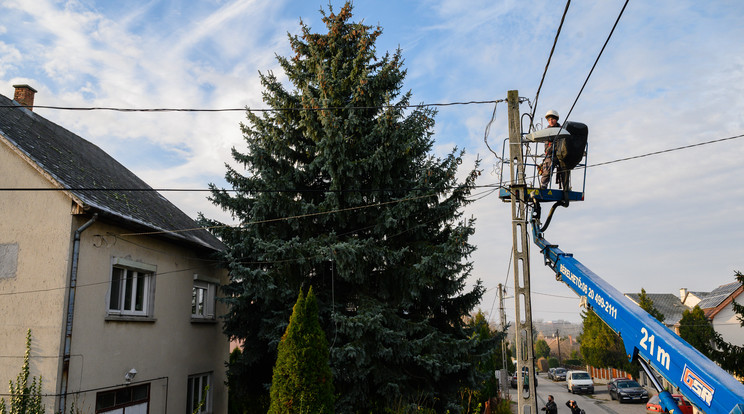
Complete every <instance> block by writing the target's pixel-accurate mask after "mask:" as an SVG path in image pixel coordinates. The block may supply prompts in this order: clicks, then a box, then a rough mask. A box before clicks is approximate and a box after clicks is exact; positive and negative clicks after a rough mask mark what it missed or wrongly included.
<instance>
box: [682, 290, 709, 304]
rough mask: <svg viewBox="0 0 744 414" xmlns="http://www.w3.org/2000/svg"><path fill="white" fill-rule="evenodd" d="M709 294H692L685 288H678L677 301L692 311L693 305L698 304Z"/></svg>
mask: <svg viewBox="0 0 744 414" xmlns="http://www.w3.org/2000/svg"><path fill="white" fill-rule="evenodd" d="M709 294H710V292H692V291H689V290H687V288H680V289H679V300H680V301H681V302H682V304H683V305H685V306H687V307H688V308H690V309H692V308H694V307H695V305H697V304H698V303H700V301H701V300H703V299H705V297H706V296H708V295H709Z"/></svg>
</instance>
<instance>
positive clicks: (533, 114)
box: [530, 0, 571, 130]
mask: <svg viewBox="0 0 744 414" xmlns="http://www.w3.org/2000/svg"><path fill="white" fill-rule="evenodd" d="M570 5H571V0H568V1H567V2H566V8H565V9H564V10H563V17H561V23H560V24H559V25H558V31H557V32H556V33H555V39H553V47H552V48H550V55H548V61H547V62H546V63H545V70H544V71H543V74H542V78H541V79H540V86H538V87H537V93H536V94H535V106H533V107H532V113H531V114H530V130H531V129H532V125H533V120H534V119H535V111H537V100H538V99H539V98H540V89H542V86H543V82H544V81H545V74H547V73H548V66H550V60H551V59H552V58H553V52H555V45H556V44H557V43H558V36H560V34H561V28H563V22H564V21H565V20H566V14H568V6H570Z"/></svg>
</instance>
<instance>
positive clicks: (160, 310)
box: [69, 221, 229, 413]
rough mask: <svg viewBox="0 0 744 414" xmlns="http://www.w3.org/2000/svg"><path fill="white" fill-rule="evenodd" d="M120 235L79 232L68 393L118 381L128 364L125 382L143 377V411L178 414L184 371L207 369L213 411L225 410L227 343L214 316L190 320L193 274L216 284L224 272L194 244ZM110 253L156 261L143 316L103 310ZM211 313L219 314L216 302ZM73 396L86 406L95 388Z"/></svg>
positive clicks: (98, 226)
mask: <svg viewBox="0 0 744 414" xmlns="http://www.w3.org/2000/svg"><path fill="white" fill-rule="evenodd" d="M81 224H82V223H81ZM127 233H131V231H128V230H126V229H122V228H119V227H115V226H111V225H107V224H104V223H102V222H100V221H99V222H96V223H95V224H94V225H92V226H91V227H90V228H88V229H87V230H86V231H85V232H84V233H83V234H82V237H81V244H80V268H79V274H78V286H79V287H78V295H77V300H76V304H75V320H74V333H73V338H72V355H73V358H72V362H71V366H70V389H69V391H71V392H72V391H84V390H90V389H96V388H100V387H115V386H116V385H121V386H123V384H124V375H125V374H126V373H127V372H128V371H129V370H130V369H132V368H134V369H135V370H136V371H137V375H136V377H135V378H134V380H133V383H138V382H142V381H148V382H151V401H150V412H165V411H164V409H165V406H166V403H167V408H168V412H179V413H180V412H186V399H187V381H188V376H189V375H194V374H201V373H207V372H209V373H211V375H212V384H211V390H212V395H213V397H214V405H213V412H215V413H224V412H227V389H226V387H225V385H224V383H225V380H226V377H225V368H224V363H225V361H227V359H228V356H229V353H228V352H229V343H228V341H227V338H226V337H225V336H224V335H223V334H222V326H221V323H219V322H218V321H219V319H215V320H214V321H212V322H204V321H199V320H192V318H191V294H192V286H193V280H194V274H198V275H201V276H207V277H210V278H214V279H218V280H220V282H222V283H224V282H225V281H226V280H225V278H226V272H225V271H224V270H220V269H218V268H217V267H216V263H215V262H214V261H213V260H212V259H211V258H210V257H208V256H204V255H200V254H199V253H198V252H196V251H194V250H190V249H185V248H182V247H178V246H177V245H175V244H173V243H172V242H170V241H167V240H164V239H157V238H155V237H152V236H126V235H125V234H127ZM115 258H123V259H126V260H129V261H133V262H139V263H143V264H145V265H146V266H156V267H157V270H156V272H155V287H154V304H153V305H154V308H153V309H154V310H153V315H152V317H151V318H150V317H148V318H140V317H129V318H126V319H124V320H122V319H120V318H117V317H115V316H111V315H108V313H107V309H108V306H107V304H108V297H109V294H110V291H109V289H110V280H111V269H112V260H114V259H115ZM216 313H217V315H220V314H222V313H224V310H223V309H222V306H221V305H220V306H219V308H218V309H217V312H216ZM75 355H83V356H84V357H83V358H75V357H74V356H75ZM102 368H103V369H102ZM166 395H167V397H168V399H167V402H166V400H165V396H166ZM77 400H78V402H77V403H76V406H83V407H88V406H90V407H92V404H93V403H94V402H95V392H91V393H83V394H80V395H79V396H78V398H77Z"/></svg>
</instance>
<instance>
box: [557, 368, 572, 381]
mask: <svg viewBox="0 0 744 414" xmlns="http://www.w3.org/2000/svg"><path fill="white" fill-rule="evenodd" d="M566 372H568V371H567V370H566V368H562V367H558V368H556V369H555V371H553V381H565V380H566Z"/></svg>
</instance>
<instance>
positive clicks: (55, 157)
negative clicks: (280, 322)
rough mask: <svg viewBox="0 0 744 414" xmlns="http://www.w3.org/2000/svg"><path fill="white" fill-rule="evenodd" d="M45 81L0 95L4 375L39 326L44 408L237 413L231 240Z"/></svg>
mask: <svg viewBox="0 0 744 414" xmlns="http://www.w3.org/2000/svg"><path fill="white" fill-rule="evenodd" d="M35 92H36V91H35V90H33V88H31V87H29V86H27V85H17V86H16V95H15V100H11V99H9V98H7V97H5V96H2V95H0V315H2V318H0V338H2V339H0V384H6V385H7V384H8V381H9V380H14V379H15V377H16V375H17V374H18V372H19V371H20V368H21V365H22V361H23V354H24V350H25V336H26V331H27V330H28V329H31V331H32V347H31V357H30V361H31V369H30V371H31V375H33V376H36V377H39V376H41V377H42V378H43V390H42V392H43V393H44V394H46V395H47V396H46V397H45V398H44V403H45V405H46V409H47V412H58V411H60V410H62V409H65V408H66V409H67V410H69V409H70V407H71V406H72V404H74V406H75V409H76V410H80V412H86V413H166V412H167V413H191V412H193V410H194V409H195V408H198V406H199V402H201V401H204V405H202V406H201V408H200V411H199V412H208V413H211V412H215V413H225V412H227V389H226V386H225V365H224V362H225V361H226V360H227V359H228V341H227V338H226V337H225V336H224V335H223V334H222V327H221V323H220V322H219V319H218V318H217V317H216V316H217V315H219V314H220V313H221V312H223V311H222V310H221V309H220V308H221V305H219V304H217V303H216V301H215V296H216V293H217V288H218V286H219V285H220V284H221V283H224V282H225V281H226V277H227V273H226V271H225V270H224V269H220V268H219V267H218V266H217V264H216V261H215V260H214V255H215V253H216V252H218V251H220V250H221V249H223V245H222V243H221V242H220V241H219V240H218V239H216V238H215V237H213V236H212V235H211V234H210V233H209V232H207V231H205V230H203V229H198V227H199V226H197V225H196V224H195V223H194V221H193V220H192V219H191V218H189V217H188V216H187V215H186V214H185V213H183V212H182V211H181V210H179V209H178V208H177V207H175V206H174V205H173V204H172V203H170V202H169V201H168V200H166V199H165V198H164V197H163V196H161V195H160V194H158V193H157V192H156V191H153V189H152V188H151V187H150V186H148V185H147V184H146V183H144V182H143V181H142V180H141V179H139V178H138V177H137V176H136V175H134V174H133V173H132V172H131V171H129V170H127V169H126V168H125V167H124V166H123V165H121V164H120V163H118V162H117V161H116V160H114V159H113V158H111V157H110V156H109V155H108V154H106V153H105V152H104V151H102V150H101V149H100V148H98V147H97V146H96V145H93V144H92V143H90V142H88V141H86V140H85V139H83V138H81V137H79V136H78V135H75V134H74V133H72V132H70V131H68V130H66V129H65V128H63V127H61V126H59V125H56V124H54V123H52V122H50V121H49V120H47V119H45V118H44V117H42V116H40V115H38V114H37V113H35V112H33V110H32V107H33V98H34V93H35ZM19 102H20V103H19ZM195 229H196V230H195ZM6 389H7V388H6ZM6 400H7V397H6Z"/></svg>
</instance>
